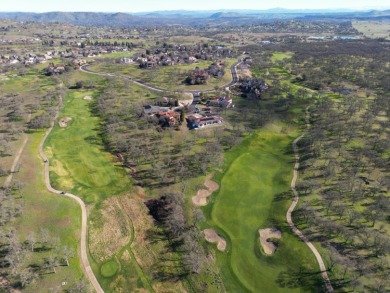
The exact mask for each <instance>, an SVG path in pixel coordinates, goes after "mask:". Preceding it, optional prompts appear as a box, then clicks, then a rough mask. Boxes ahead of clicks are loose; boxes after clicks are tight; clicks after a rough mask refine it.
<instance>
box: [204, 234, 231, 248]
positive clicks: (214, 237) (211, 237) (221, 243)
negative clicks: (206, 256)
mask: <svg viewBox="0 0 390 293" xmlns="http://www.w3.org/2000/svg"><path fill="white" fill-rule="evenodd" d="M203 233H204V239H206V241H208V242H211V243H217V248H218V250H220V251H225V249H226V241H225V239H223V238H222V237H221V236H218V234H217V232H215V230H214V229H205V230H203Z"/></svg>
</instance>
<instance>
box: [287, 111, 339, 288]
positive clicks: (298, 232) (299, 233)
mask: <svg viewBox="0 0 390 293" xmlns="http://www.w3.org/2000/svg"><path fill="white" fill-rule="evenodd" d="M309 115H310V114H309V108H307V109H306V127H307V128H309V127H310V123H309ZM304 136H305V133H303V134H302V135H301V136H299V137H298V138H296V139H295V140H294V141H293V148H294V155H295V166H294V175H293V179H292V181H291V190H292V191H293V193H294V200H293V203H292V204H291V206H290V208H289V209H288V211H287V215H286V216H287V222H288V224H289V225H290V227H291V229H292V230H293V232H294V233H295V234H296V235H297V236H298V237H299V238H301V239H302V241H303V242H305V243H306V245H307V246H308V247H309V248H310V250H311V251H312V252H313V254H314V255H315V257H316V259H317V262H318V264H319V266H320V269H321V275H322V278H323V279H324V282H325V286H326V289H327V290H328V292H330V293H333V292H334V289H333V287H332V284H331V283H330V280H329V277H328V274H327V272H326V271H327V269H326V266H325V264H324V261H323V260H322V257H321V255H320V253H319V252H318V250H317V248H316V247H315V246H314V245H313V243H311V242H310V240H309V239H308V238H307V237H306V236H305V235H304V234H303V233H302V231H301V230H299V229H298V228H297V226H296V225H295V224H294V222H293V220H292V217H291V214H292V212H293V211H294V209H295V207H296V206H297V204H298V201H299V194H298V192H297V190H296V188H295V183H296V181H297V178H298V169H299V152H298V146H297V143H298V142H299V141H300V140H301V139H302V138H303V137H304Z"/></svg>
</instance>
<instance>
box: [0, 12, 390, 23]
mask: <svg viewBox="0 0 390 293" xmlns="http://www.w3.org/2000/svg"><path fill="white" fill-rule="evenodd" d="M0 19H10V20H15V21H35V22H47V23H50V22H58V23H67V24H74V25H108V26H127V25H172V24H179V25H202V24H204V25H212V24H220V23H223V24H226V25H229V24H230V25H231V24H237V25H241V24H245V23H258V22H264V21H267V22H268V21H270V20H283V19H311V20H313V19H316V20H321V19H333V20H335V21H339V20H353V19H358V20H367V19H376V20H380V19H388V20H390V10H371V11H352V10H287V9H282V8H274V9H269V10H218V11H186V10H176V11H156V12H144V13H132V14H131V13H123V12H118V13H97V12H46V13H31V12H0Z"/></svg>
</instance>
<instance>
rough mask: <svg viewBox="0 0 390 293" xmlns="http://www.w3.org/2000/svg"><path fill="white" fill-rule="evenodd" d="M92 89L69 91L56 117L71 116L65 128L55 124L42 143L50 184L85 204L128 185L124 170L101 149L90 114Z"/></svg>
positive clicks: (118, 191) (94, 122)
mask: <svg viewBox="0 0 390 293" xmlns="http://www.w3.org/2000/svg"><path fill="white" fill-rule="evenodd" d="M95 94H96V92H93V91H69V92H68V94H67V95H66V97H65V98H64V105H63V108H62V109H61V114H60V116H59V119H61V118H64V117H69V118H72V120H71V121H70V122H69V123H68V126H67V127H64V128H61V127H59V126H58V123H57V124H56V126H55V128H54V129H53V131H52V133H51V134H50V136H49V138H48V139H47V142H46V145H45V152H46V153H47V155H48V157H49V160H50V171H51V172H50V178H51V181H52V183H53V186H54V187H56V188H57V189H60V190H67V191H70V192H72V193H75V194H77V195H78V196H80V197H82V198H83V199H84V201H85V202H86V203H98V202H100V201H101V200H103V199H105V198H107V197H109V196H111V195H117V194H119V193H121V192H123V191H125V190H128V188H129V187H130V185H131V182H130V180H129V178H128V177H127V175H126V172H125V171H124V170H123V169H122V168H121V167H119V166H115V165H114V164H113V161H112V156H111V155H110V154H109V153H107V152H105V151H104V150H103V145H102V142H101V138H100V136H99V131H98V123H99V118H98V117H95V116H93V115H92V114H91V112H90V108H89V105H90V103H91V101H88V100H85V99H84V97H85V96H93V95H95Z"/></svg>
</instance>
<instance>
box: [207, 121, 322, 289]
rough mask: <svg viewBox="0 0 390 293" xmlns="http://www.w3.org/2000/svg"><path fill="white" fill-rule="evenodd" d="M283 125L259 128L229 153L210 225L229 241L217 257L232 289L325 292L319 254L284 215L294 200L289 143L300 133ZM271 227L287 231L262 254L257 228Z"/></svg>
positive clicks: (291, 158)
mask: <svg viewBox="0 0 390 293" xmlns="http://www.w3.org/2000/svg"><path fill="white" fill-rule="evenodd" d="M281 129H282V125H275V124H273V125H272V126H270V127H267V128H266V129H263V130H260V131H258V132H256V133H255V134H253V135H252V136H251V137H250V138H247V139H246V140H245V141H244V142H243V144H242V145H240V146H239V147H237V148H235V149H234V150H233V151H232V152H230V153H228V154H227V159H226V165H225V168H227V171H226V172H225V173H224V174H223V177H222V178H221V189H220V191H219V193H218V195H217V198H216V199H215V204H214V206H213V207H212V210H211V220H212V222H211V224H215V225H216V226H217V228H218V229H219V230H220V232H221V235H225V237H227V238H228V240H230V241H228V243H229V245H228V247H229V252H228V253H219V252H218V254H217V259H218V262H219V263H220V267H222V268H223V269H222V272H223V275H224V281H225V285H226V288H227V290H228V291H231V292H239V291H246V290H249V291H251V292H285V291H286V290H289V289H291V290H294V289H295V290H296V291H300V290H304V291H312V290H313V291H315V292H320V291H319V290H321V289H320V288H318V284H317V285H316V284H315V282H317V281H318V277H319V276H318V274H313V273H315V272H317V271H318V268H317V264H316V262H315V258H314V256H313V255H312V253H311V252H310V250H309V249H308V248H307V247H306V245H305V244H304V243H303V242H301V241H300V240H299V239H298V238H297V237H296V236H294V235H293V234H292V232H291V230H290V228H289V226H288V225H287V222H286V218H285V214H286V211H287V209H288V207H289V205H290V204H291V199H292V195H291V194H290V193H289V190H290V189H289V184H290V180H291V177H292V169H293V161H294V160H293V154H292V148H291V141H292V140H293V138H295V137H296V136H297V133H296V132H295V131H292V132H290V133H283V132H281V131H280V130H281ZM225 170H226V169H225ZM268 227H276V228H278V229H279V230H280V231H281V232H282V235H283V237H282V239H281V241H280V244H279V247H278V249H277V251H276V253H275V254H274V255H272V256H267V255H265V254H264V252H263V250H262V248H261V246H260V244H259V240H258V239H259V234H258V229H260V228H268ZM240 283H241V285H240ZM320 286H321V281H320ZM244 288H245V289H244ZM316 290H317V291H316Z"/></svg>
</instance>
